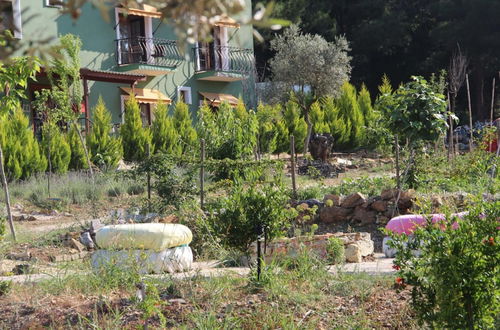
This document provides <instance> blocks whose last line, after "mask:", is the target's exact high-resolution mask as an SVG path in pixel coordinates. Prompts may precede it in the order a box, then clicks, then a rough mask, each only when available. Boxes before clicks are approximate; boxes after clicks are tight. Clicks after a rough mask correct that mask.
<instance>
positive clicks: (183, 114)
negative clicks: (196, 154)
mask: <svg viewBox="0 0 500 330" xmlns="http://www.w3.org/2000/svg"><path fill="white" fill-rule="evenodd" d="M173 123H174V127H175V130H176V131H177V135H178V136H179V139H180V146H179V149H180V154H182V155H184V154H186V153H188V152H191V151H193V150H195V145H196V140H197V138H198V135H197V134H196V130H195V129H194V127H193V121H192V119H191V116H190V114H189V108H188V106H187V104H186V103H184V102H177V103H176V104H175V108H174V116H173Z"/></svg>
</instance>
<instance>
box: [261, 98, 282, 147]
mask: <svg viewBox="0 0 500 330" xmlns="http://www.w3.org/2000/svg"><path fill="white" fill-rule="evenodd" d="M280 112H281V107H280V106H279V105H274V106H273V105H268V104H262V103H261V104H259V105H258V107H257V120H258V122H259V152H260V153H261V154H270V153H273V152H274V151H275V150H276V147H277V145H278V140H277V139H278V134H277V131H276V130H275V123H276V121H277V120H278V119H279V116H280Z"/></svg>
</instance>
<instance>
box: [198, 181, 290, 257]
mask: <svg viewBox="0 0 500 330" xmlns="http://www.w3.org/2000/svg"><path fill="white" fill-rule="evenodd" d="M287 201H288V196H287V194H286V192H285V190H284V188H283V187H282V186H281V185H280V184H277V185H274V184H273V185H272V184H265V185H257V184H255V183H254V184H250V185H248V186H244V185H243V184H241V183H240V182H236V183H235V185H234V186H233V188H232V190H231V192H230V193H229V194H228V195H227V196H226V197H223V198H220V199H219V200H217V201H216V202H214V203H213V204H211V205H209V206H208V208H209V210H210V217H209V219H208V221H209V223H210V225H211V227H212V230H213V233H216V234H217V235H218V237H219V238H220V240H221V243H222V244H223V245H224V246H227V247H231V248H235V249H238V250H240V251H243V252H246V251H247V250H248V248H249V247H250V244H251V243H252V242H255V240H256V239H257V236H258V234H257V230H256V229H257V227H258V226H259V225H261V226H264V227H265V231H266V235H267V238H268V239H269V240H272V239H273V238H276V237H279V236H281V235H283V234H284V233H285V232H286V230H287V228H288V227H289V225H290V220H291V219H292V217H293V215H294V212H293V210H292V209H287V208H286V205H287Z"/></svg>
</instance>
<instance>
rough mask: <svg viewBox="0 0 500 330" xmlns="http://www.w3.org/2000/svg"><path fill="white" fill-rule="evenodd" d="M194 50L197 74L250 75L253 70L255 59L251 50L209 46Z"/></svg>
mask: <svg viewBox="0 0 500 330" xmlns="http://www.w3.org/2000/svg"><path fill="white" fill-rule="evenodd" d="M193 50H194V59H195V62H194V63H195V64H194V65H195V72H201V71H223V72H235V73H249V72H251V71H252V70H253V61H254V57H253V52H252V50H251V49H244V48H237V47H228V46H215V45H214V44H207V45H203V46H198V47H195V48H194V49H193Z"/></svg>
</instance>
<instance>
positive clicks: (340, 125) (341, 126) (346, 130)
mask: <svg viewBox="0 0 500 330" xmlns="http://www.w3.org/2000/svg"><path fill="white" fill-rule="evenodd" d="M321 106H322V108H323V111H324V113H325V121H326V123H327V124H328V126H329V131H330V134H332V136H333V137H334V139H335V146H336V147H337V146H338V145H339V144H340V145H342V144H344V143H346V142H347V141H349V139H350V132H351V122H350V121H345V120H344V118H342V117H341V116H340V110H339V107H338V106H337V105H336V103H335V99H334V98H333V97H325V98H323V100H322V102H321Z"/></svg>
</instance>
